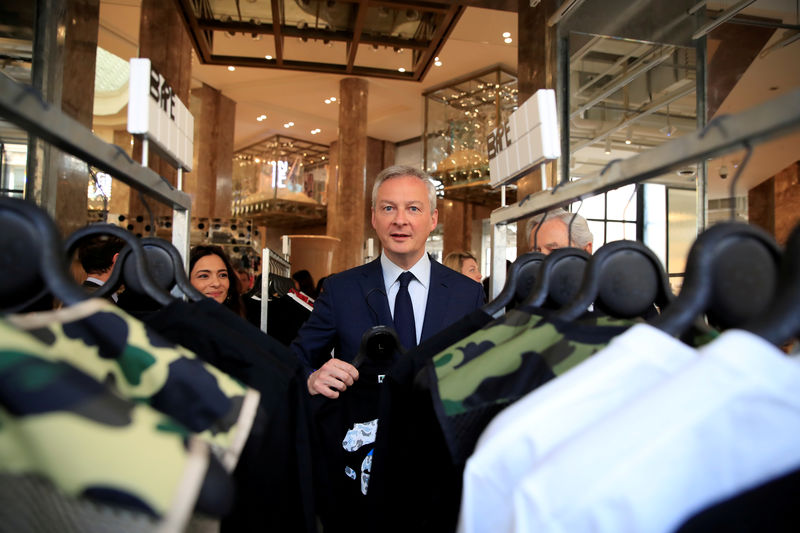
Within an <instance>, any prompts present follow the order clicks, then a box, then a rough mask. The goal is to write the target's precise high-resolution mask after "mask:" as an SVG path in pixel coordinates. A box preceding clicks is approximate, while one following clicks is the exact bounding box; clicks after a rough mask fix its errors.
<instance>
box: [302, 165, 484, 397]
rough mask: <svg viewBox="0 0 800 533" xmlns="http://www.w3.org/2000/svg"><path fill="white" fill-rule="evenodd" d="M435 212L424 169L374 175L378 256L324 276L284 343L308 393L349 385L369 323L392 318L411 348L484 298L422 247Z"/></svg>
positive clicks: (395, 169)
mask: <svg viewBox="0 0 800 533" xmlns="http://www.w3.org/2000/svg"><path fill="white" fill-rule="evenodd" d="M438 218H439V213H438V211H437V210H436V188H435V186H434V184H433V182H432V181H431V179H430V178H429V177H428V176H427V175H426V174H425V173H424V172H421V171H420V170H417V169H415V168H413V167H408V166H393V167H389V168H386V169H384V170H382V171H381V172H380V173H379V174H378V175H377V176H376V178H375V184H374V186H373V189H372V227H373V228H374V229H375V232H376V233H377V234H378V238H379V239H380V241H381V245H382V250H383V251H382V252H381V255H380V257H378V258H377V259H375V260H374V261H371V262H369V263H367V264H366V265H361V266H358V267H355V268H351V269H349V270H346V271H344V272H341V273H339V274H336V275H333V276H330V277H329V278H328V280H327V281H326V282H325V290H324V291H323V292H322V294H321V295H320V297H319V298H318V299H317V301H316V302H315V304H314V311H313V312H312V313H311V317H310V318H309V319H308V321H306V323H305V324H304V325H303V327H302V328H300V332H299V334H298V336H297V338H296V339H295V341H294V342H293V343H292V345H291V347H292V349H293V350H294V352H295V353H296V354H297V356H298V358H299V359H300V360H301V361H302V363H303V365H304V366H305V367H306V372H307V374H308V383H307V384H308V391H309V393H310V394H311V395H316V394H322V395H324V396H327V397H329V398H338V397H339V394H340V392H342V391H344V390H345V389H347V388H348V387H350V386H352V385H353V383H354V382H355V380H357V379H358V370H357V369H356V368H355V367H354V366H353V365H352V364H351V361H352V360H353V358H354V357H355V356H356V354H357V353H358V349H359V346H360V344H361V337H362V335H363V334H364V332H365V331H367V330H368V329H370V328H371V327H373V326H377V325H386V326H392V325H394V326H395V330H398V336H399V337H400V340H401V343H402V345H403V347H404V348H406V349H410V348H412V347H413V346H415V345H416V344H417V343H419V342H420V341H422V340H425V339H427V338H429V337H431V336H433V335H434V334H436V333H437V332H438V331H440V330H441V329H442V328H445V327H447V326H449V325H450V324H452V323H454V322H456V321H457V320H458V319H460V318H461V317H463V316H464V315H466V314H468V313H470V312H472V311H473V310H475V309H477V308H478V307H480V306H481V305H483V302H484V298H483V291H482V290H481V286H480V284H479V283H475V282H474V281H473V280H471V279H467V278H465V277H463V276H461V275H458V274H456V273H455V272H453V271H452V270H450V269H449V268H446V267H444V266H442V265H441V264H440V263H437V262H436V261H434V260H432V259H431V258H430V256H429V255H428V254H426V253H425V242H426V240H427V239H428V235H430V233H431V231H433V229H434V228H435V227H436V223H437V221H438ZM398 295H401V297H398ZM398 301H399V302H400V303H399V305H396V304H397V302H398ZM395 315H397V317H396V316H395ZM395 319H398V323H399V325H397V324H395ZM403 339H406V341H405V342H404V341H403ZM332 348H333V349H334V357H331V349H332Z"/></svg>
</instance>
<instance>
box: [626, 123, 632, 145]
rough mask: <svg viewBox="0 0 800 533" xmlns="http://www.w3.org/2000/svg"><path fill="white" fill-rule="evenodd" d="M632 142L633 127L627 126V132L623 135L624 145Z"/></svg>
mask: <svg viewBox="0 0 800 533" xmlns="http://www.w3.org/2000/svg"><path fill="white" fill-rule="evenodd" d="M632 142H633V126H628V132H627V133H626V134H625V144H631V143H632Z"/></svg>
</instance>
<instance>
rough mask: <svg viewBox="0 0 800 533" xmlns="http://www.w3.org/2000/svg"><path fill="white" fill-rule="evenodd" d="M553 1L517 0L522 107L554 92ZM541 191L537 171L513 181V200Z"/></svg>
mask: <svg viewBox="0 0 800 533" xmlns="http://www.w3.org/2000/svg"><path fill="white" fill-rule="evenodd" d="M558 4H559V2H558V1H557V0H541V2H539V3H538V4H537V5H536V7H530V2H529V0H519V3H518V12H517V34H518V37H517V43H518V46H517V80H518V81H517V87H518V89H519V95H518V98H519V103H520V104H522V103H523V102H525V100H527V99H528V98H530V97H531V96H532V95H533V93H535V92H536V91H538V90H539V89H555V86H556V73H557V66H558V65H557V56H556V51H557V40H556V39H557V36H556V28H555V27H552V28H550V27H548V26H547V19H549V18H550V16H551V15H552V14H553V13H554V12H555V10H556V8H557V7H558ZM555 168H556V165H555V164H554V163H550V164H548V165H547V172H548V174H549V176H548V183H551V184H552V183H553V180H554V179H555V174H556V171H555ZM541 189H542V180H541V177H540V172H539V170H538V169H537V170H534V171H533V172H531V173H530V174H528V175H527V176H525V177H524V178H521V179H520V180H519V181H517V198H524V197H525V195H527V194H530V193H533V192H538V191H540V190H541ZM524 227H525V221H524V220H522V221H519V222H518V223H517V230H518V231H517V253H518V254H522V253H525V252H527V251H528V237H527V235H525V232H524V231H519V229H520V228H523V229H524Z"/></svg>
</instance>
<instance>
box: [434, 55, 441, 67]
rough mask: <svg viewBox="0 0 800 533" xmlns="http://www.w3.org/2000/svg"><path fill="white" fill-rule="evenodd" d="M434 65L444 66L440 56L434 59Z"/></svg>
mask: <svg viewBox="0 0 800 533" xmlns="http://www.w3.org/2000/svg"><path fill="white" fill-rule="evenodd" d="M433 64H434V65H436V66H437V67H441V66H442V61H441V60H440V59H439V56H436V57H435V58H433Z"/></svg>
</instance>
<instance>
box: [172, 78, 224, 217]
mask: <svg viewBox="0 0 800 533" xmlns="http://www.w3.org/2000/svg"><path fill="white" fill-rule="evenodd" d="M190 110H191V113H192V115H193V116H194V165H193V167H194V168H193V169H192V173H191V174H187V178H189V179H186V180H184V183H185V186H184V190H185V191H186V192H187V193H189V195H190V196H191V197H192V215H193V216H195V217H217V218H228V217H230V216H231V190H232V180H233V131H234V122H235V118H236V102H234V101H233V100H231V99H230V98H228V97H226V96H223V95H222V93H221V92H220V91H218V90H217V89H214V88H213V87H211V86H209V85H206V84H203V86H202V87H199V88H197V89H193V90H192V95H191V106H190Z"/></svg>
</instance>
